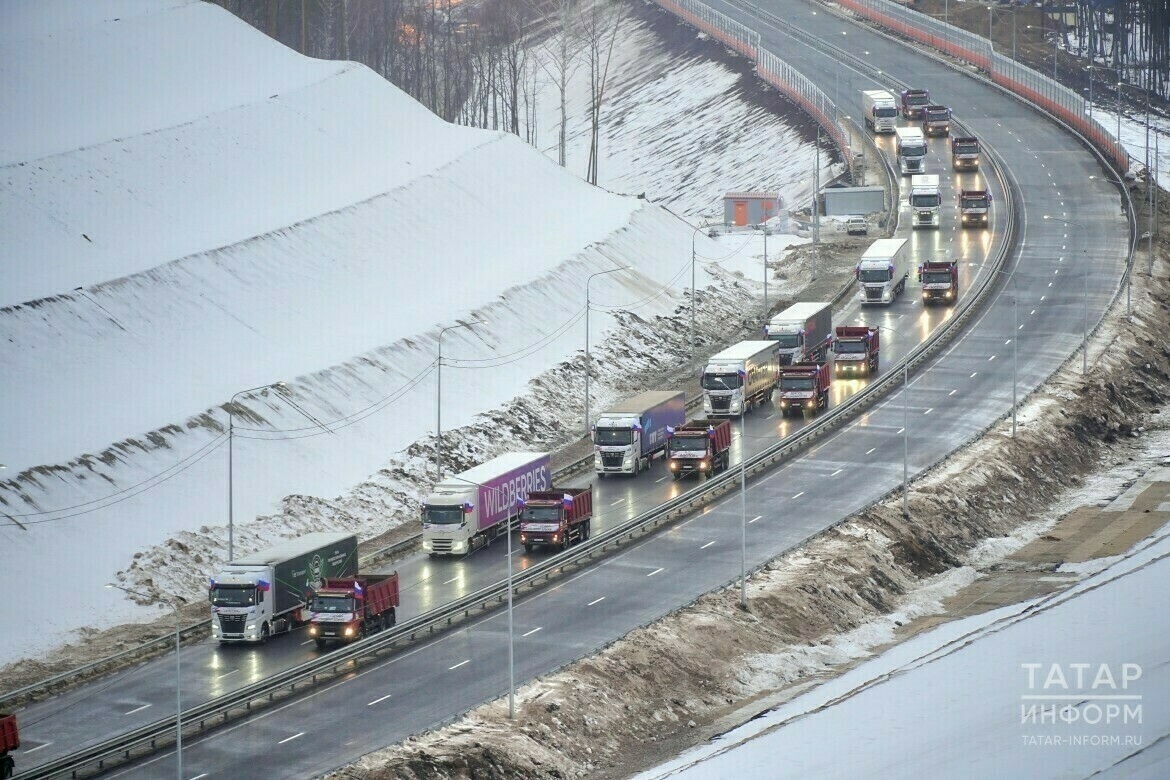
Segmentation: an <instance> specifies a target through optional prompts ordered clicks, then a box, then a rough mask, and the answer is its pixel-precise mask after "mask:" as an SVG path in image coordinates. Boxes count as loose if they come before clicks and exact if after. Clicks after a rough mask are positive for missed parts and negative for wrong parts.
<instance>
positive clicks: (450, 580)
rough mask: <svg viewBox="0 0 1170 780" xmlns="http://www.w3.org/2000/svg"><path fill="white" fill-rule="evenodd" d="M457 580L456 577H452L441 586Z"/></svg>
mask: <svg viewBox="0 0 1170 780" xmlns="http://www.w3.org/2000/svg"><path fill="white" fill-rule="evenodd" d="M457 579H459V578H458V577H452V578H451V579H449V580H447V581H446V582H444V583H443V584H444V585H450V584H451V583H452V582H454V581H455V580H457Z"/></svg>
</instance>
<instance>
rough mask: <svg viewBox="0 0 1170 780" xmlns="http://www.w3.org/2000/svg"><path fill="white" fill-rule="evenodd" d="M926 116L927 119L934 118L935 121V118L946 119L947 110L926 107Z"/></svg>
mask: <svg viewBox="0 0 1170 780" xmlns="http://www.w3.org/2000/svg"><path fill="white" fill-rule="evenodd" d="M926 118H927V119H933V120H936V121H937V120H939V119H946V118H947V112H946V111H939V110H930V109H927V111H926Z"/></svg>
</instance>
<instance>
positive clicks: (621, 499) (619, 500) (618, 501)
mask: <svg viewBox="0 0 1170 780" xmlns="http://www.w3.org/2000/svg"><path fill="white" fill-rule="evenodd" d="M623 501H625V499H624V498H619V499H618V500H617V501H614V502H613V503H612V504H610V506H617V505H618V504H620V503H621V502H623Z"/></svg>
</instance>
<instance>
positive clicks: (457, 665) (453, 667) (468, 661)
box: [447, 658, 471, 672]
mask: <svg viewBox="0 0 1170 780" xmlns="http://www.w3.org/2000/svg"><path fill="white" fill-rule="evenodd" d="M469 663H471V659H470V658H468V659H467V660H466V661H460V662H459V663H457V664H455V665H454V666H449V667H447V671H448V672H450V671H452V670H453V669H458V668H459V667H460V666H466V665H467V664H469Z"/></svg>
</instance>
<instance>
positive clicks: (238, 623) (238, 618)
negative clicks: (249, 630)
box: [219, 615, 248, 634]
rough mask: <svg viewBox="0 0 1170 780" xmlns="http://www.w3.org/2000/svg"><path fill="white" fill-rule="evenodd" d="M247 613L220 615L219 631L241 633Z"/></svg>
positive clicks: (222, 632)
mask: <svg viewBox="0 0 1170 780" xmlns="http://www.w3.org/2000/svg"><path fill="white" fill-rule="evenodd" d="M247 620H248V616H247V615H220V616H219V632H220V633H221V634H243V633H244V625H245V623H246V622H247Z"/></svg>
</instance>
